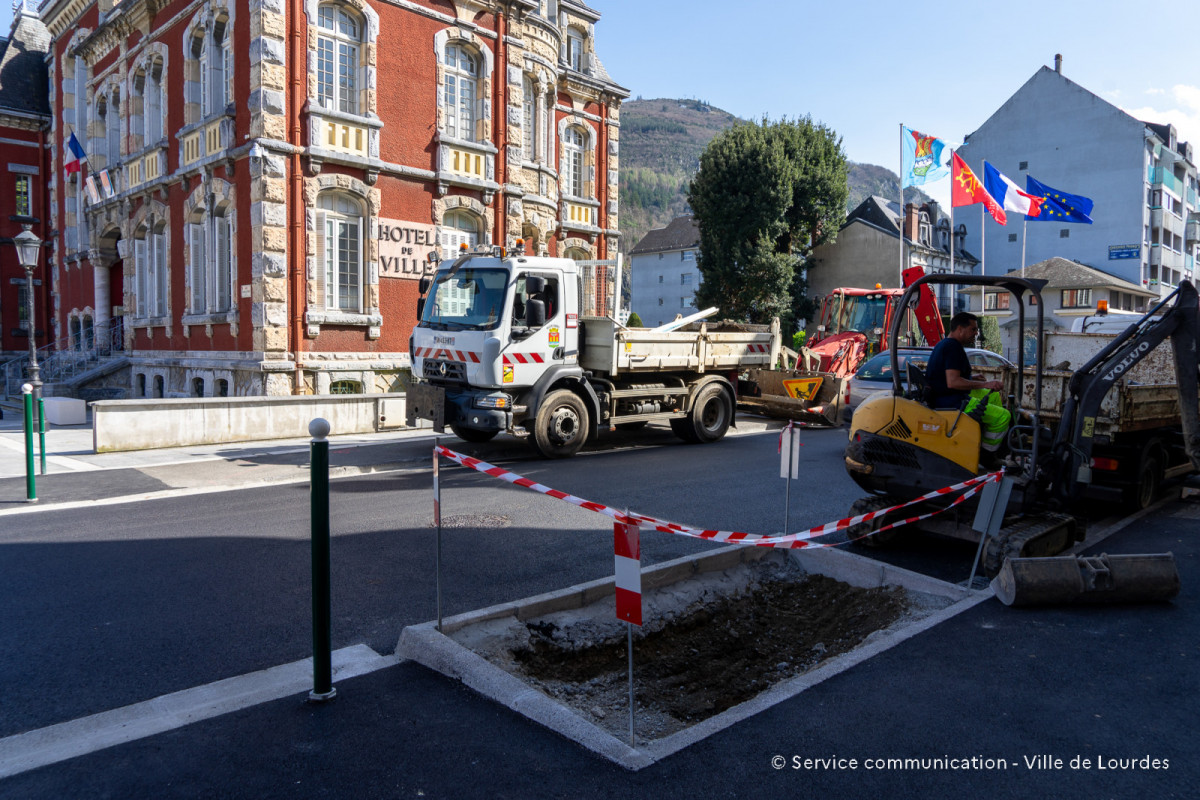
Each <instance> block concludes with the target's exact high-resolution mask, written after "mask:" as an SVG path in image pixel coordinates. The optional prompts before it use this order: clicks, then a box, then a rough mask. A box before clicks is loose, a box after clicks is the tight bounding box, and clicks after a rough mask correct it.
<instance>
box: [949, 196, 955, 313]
mask: <svg viewBox="0 0 1200 800" xmlns="http://www.w3.org/2000/svg"><path fill="white" fill-rule="evenodd" d="M952 180H953V179H952ZM950 191H951V192H953V191H954V187H953V186H952V187H951V188H950ZM950 274H951V275H953V274H954V197H953V195H951V197H950ZM953 285H954V284H951V286H953ZM954 291H955V290H954V289H951V290H950V316H954V303H955V300H954Z"/></svg>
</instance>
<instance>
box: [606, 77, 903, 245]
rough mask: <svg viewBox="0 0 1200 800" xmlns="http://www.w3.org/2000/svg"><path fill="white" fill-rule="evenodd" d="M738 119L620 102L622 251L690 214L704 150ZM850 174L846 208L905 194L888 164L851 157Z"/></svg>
mask: <svg viewBox="0 0 1200 800" xmlns="http://www.w3.org/2000/svg"><path fill="white" fill-rule="evenodd" d="M738 122H745V120H742V119H739V118H738V117H735V116H734V115H732V114H730V113H729V112H727V111H722V110H721V109H719V108H715V107H713V106H710V105H708V104H707V103H705V102H703V101H700V100H670V99H658V100H642V99H640V98H639V99H637V100H630V101H627V102H626V103H624V104H623V105H622V106H621V174H620V189H619V191H620V202H621V217H620V219H621V251H622V252H625V253H628V252H629V251H630V250H631V249H632V248H633V246H634V245H636V244H637V243H638V242H639V241H640V240H641V238H642V237H643V236H645V235H646V233H647V232H648V231H649V230H650V229H651V228H659V227H662V226H663V225H666V224H667V223H668V222H670V221H671V220H672V219H674V218H675V217H677V216H679V215H680V214H685V213H687V210H688V207H687V186H688V182H689V181H690V180H691V179H692V175H694V174H695V172H696V169H697V168H698V167H699V166H700V154H701V153H702V152H704V148H705V147H706V146H707V145H708V143H709V142H710V141H711V140H712V138H713V137H714V136H716V135H717V134H718V133H720V132H721V131H723V130H725V129H726V128H729V127H732V126H733V125H734V124H736V123H738ZM847 179H848V181H849V184H850V196H849V199H848V200H847V205H846V210H847V211H849V210H850V209H853V208H854V207H855V206H857V205H858V204H859V203H861V202H862V201H863V200H864V199H866V198H867V196H868V195H872V194H878V195H882V196H883V197H887V198H889V199H891V198H894V197H895V198H898V197H899V195H900V179H899V177H898V176H897V175H896V173H895V172H892V171H891V170H890V169H887V168H886V167H879V166H876V165H874V164H857V163H854V162H850V168H849V171H848V175H847ZM909 192H910V193H912V194H913V195H918V194H919V193H913V192H912V190H909ZM913 199H914V201H915V202H921V200H920V199H918V198H917V197H915V196H914V197H913Z"/></svg>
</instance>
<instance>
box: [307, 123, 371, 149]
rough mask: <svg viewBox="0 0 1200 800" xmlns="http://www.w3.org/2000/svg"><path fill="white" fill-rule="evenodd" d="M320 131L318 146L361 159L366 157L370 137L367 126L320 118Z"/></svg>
mask: <svg viewBox="0 0 1200 800" xmlns="http://www.w3.org/2000/svg"><path fill="white" fill-rule="evenodd" d="M320 130H321V139H320V143H319V145H318V146H320V147H323V148H325V149H327V150H336V151H338V152H341V153H350V154H351V155H355V156H359V157H361V158H366V157H367V149H368V148H367V145H368V142H369V137H370V132H369V130H368V129H367V126H365V125H355V124H354V123H352V122H345V121H342V120H335V119H329V118H326V117H321V118H320Z"/></svg>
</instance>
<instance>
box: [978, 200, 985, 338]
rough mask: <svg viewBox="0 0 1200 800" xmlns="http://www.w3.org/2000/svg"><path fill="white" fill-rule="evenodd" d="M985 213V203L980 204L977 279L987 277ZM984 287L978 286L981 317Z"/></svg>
mask: <svg viewBox="0 0 1200 800" xmlns="http://www.w3.org/2000/svg"><path fill="white" fill-rule="evenodd" d="M986 211H987V203H981V204H980V206H979V277H981V278H982V277H983V276H984V275H987V267H986V266H985V265H986V263H987V262H986V259H987V225H986V223H987V220H986V219H985V218H984V214H985V212H986ZM985 288H986V287H985V286H984V285H983V284H982V283H981V284H979V316H983V312H984V311H986V310H987V300H986V299H985V296H986V293H985V291H984V289H985Z"/></svg>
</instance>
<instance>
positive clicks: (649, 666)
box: [473, 564, 929, 741]
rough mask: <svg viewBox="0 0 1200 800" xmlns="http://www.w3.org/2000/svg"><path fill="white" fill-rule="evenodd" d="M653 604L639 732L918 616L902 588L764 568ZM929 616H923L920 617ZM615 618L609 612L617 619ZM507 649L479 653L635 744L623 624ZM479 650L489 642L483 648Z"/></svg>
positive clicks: (641, 669) (740, 695)
mask: <svg viewBox="0 0 1200 800" xmlns="http://www.w3.org/2000/svg"><path fill="white" fill-rule="evenodd" d="M721 583H722V586H721V588H720V589H719V590H712V589H710V588H704V589H701V590H697V591H693V592H684V593H682V594H681V596H679V597H677V598H676V600H675V602H674V604H669V603H668V604H660V605H658V607H654V605H653V604H652V605H651V608H649V609H647V612H648V613H647V625H646V627H644V628H642V629H641V630H638V629H635V631H636V633H635V638H634V692H635V695H636V698H637V705H638V708H637V712H636V717H637V722H636V727H637V733H638V738H639V739H641V740H644V741H648V740H654V739H658V738H661V737H663V736H667V735H670V734H672V733H675V732H677V731H679V730H682V729H684V728H687V727H688V726H690V725H693V724H695V723H697V722H700V721H702V720H704V719H707V718H708V717H711V716H714V715H716V714H719V713H721V712H723V711H725V710H726V709H729V708H731V707H732V706H735V705H737V704H739V703H742V702H745V701H746V700H749V699H751V698H752V697H754V696H755V695H757V694H759V693H760V692H762V691H764V690H766V689H768V688H770V687H771V686H772V685H774V684H776V683H779V682H780V681H784V680H787V679H790V678H793V677H795V676H797V675H801V674H803V673H805V672H808V671H809V670H812V669H813V668H815V667H816V666H818V665H819V664H821V663H822V662H824V661H826V660H828V659H830V658H833V657H835V656H838V655H841V654H843V653H847V652H849V651H850V650H853V649H854V648H855V647H857V646H858V645H859V644H861V643H862V642H863V641H864V640H865V639H866V638H867V637H868V636H870V635H871V634H872V633H875V632H877V631H881V630H884V629H887V628H889V627H891V626H892V625H893V624H895V623H896V622H897V621H899V620H901V619H902V618H904V617H906V616H912V614H911V613H910V612H911V611H912V610H913V606H914V605H915V606H924V605H925V604H926V603H925V602H923V601H917V602H916V603H915V604H914V603H913V602H912V599H911V597H910V595H909V594H908V593H907V592H906V591H905V590H903V589H900V588H895V587H887V588H876V589H862V588H857V587H854V586H851V585H849V584H847V583H843V582H841V581H838V580H834V579H832V578H829V577H826V576H823V575H807V574H805V573H804V572H803V571H802V570H800V569H799V568H797V567H795V566H790V565H780V564H773V565H759V566H758V567H756V568H753V569H745V570H742V571H741V573H740V574H736V575H734V576H733V577H732V578H729V577H728V573H726V576H725V577H723V578H722V579H721ZM928 611H929V609H928V608H925V609H920V608H918V609H916V612H917V615H918V616H923V615H924V613H927V612H928ZM609 613H610V614H611V611H609ZM514 625H516V626H518V627H519V629H516V630H514V629H510V630H509V631H508V633H507V634H506V636H505V645H504V646H499V647H498V646H496V645H495V640H494V639H493V644H492V645H491V646H484V647H479V646H475V647H473V649H475V650H476V651H477V652H479V653H480V654H481V655H483V656H484V657H485V658H488V659H489V660H490V661H492V662H493V663H495V664H497V665H498V666H500V667H502V668H504V669H506V670H508V671H509V672H512V673H514V674H515V675H517V676H518V677H520V678H522V679H523V680H524V681H526V682H527V683H529V684H531V685H533V686H535V687H537V688H538V689H540V690H541V691H543V692H545V693H546V694H548V695H550V696H551V697H553V698H555V699H556V700H557V701H558V702H560V703H563V704H564V705H567V706H569V707H571V708H573V709H574V710H575V711H576V712H577V713H579V714H580V715H581V716H583V717H584V718H585V719H589V720H591V721H592V722H594V723H595V724H597V725H599V726H601V727H603V728H605V729H607V730H609V731H610V732H611V733H613V734H614V735H616V736H618V737H626V736H628V725H629V717H628V713H629V711H628V708H629V688H628V674H627V659H628V654H627V650H626V641H625V634H624V627H623V624H620V623H616V621H615V620H613V619H612V618H611V617H609V618H608V619H606V620H595V619H592V620H586V619H579V618H578V617H577V615H572V614H564V613H557V614H551V615H548V616H547V617H542V618H539V619H535V620H531V621H529V622H526V623H523V624H522V623H514ZM474 644H475V645H480V644H481V642H475V643H474Z"/></svg>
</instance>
